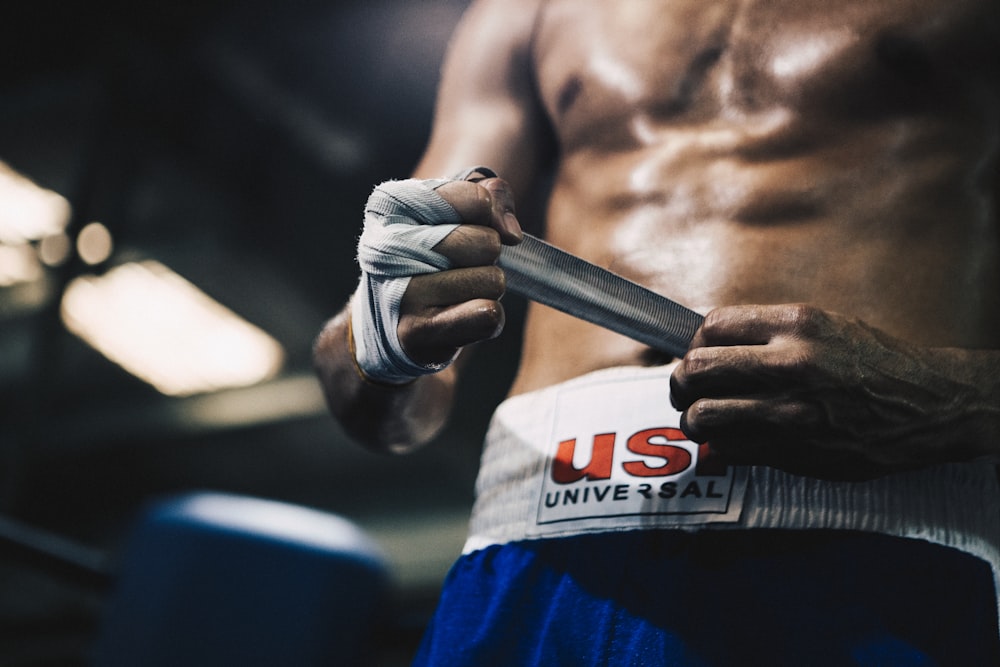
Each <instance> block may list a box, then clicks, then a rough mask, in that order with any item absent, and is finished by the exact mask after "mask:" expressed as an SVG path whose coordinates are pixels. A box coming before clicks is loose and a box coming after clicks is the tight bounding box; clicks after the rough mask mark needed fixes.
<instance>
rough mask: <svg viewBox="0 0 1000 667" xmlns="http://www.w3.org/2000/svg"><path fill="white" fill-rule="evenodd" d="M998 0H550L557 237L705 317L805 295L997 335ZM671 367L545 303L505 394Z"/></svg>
mask: <svg viewBox="0 0 1000 667" xmlns="http://www.w3.org/2000/svg"><path fill="white" fill-rule="evenodd" d="M998 22H1000V5H998V3H996V2H994V0H896V1H893V2H871V1H870V0H847V1H844V2H828V1H827V0H743V1H739V0H729V1H712V2H705V1H704V0H662V1H658V0H623V1H620V2H614V3H610V2H603V1H602V0H593V1H588V2H584V0H552V1H551V2H548V3H546V4H545V5H544V8H543V13H542V15H541V16H540V18H539V23H538V26H537V31H536V33H535V36H534V40H535V41H534V44H533V47H532V48H533V54H534V62H535V67H536V72H535V74H536V78H537V82H538V87H539V91H540V95H541V97H542V102H543V106H544V110H545V113H547V114H548V115H549V117H550V120H551V124H552V126H553V127H554V128H556V130H555V133H556V142H557V144H558V149H559V152H560V162H559V168H558V171H557V173H556V175H555V180H554V185H553V191H552V196H551V201H550V204H549V210H548V216H547V222H546V225H547V227H546V236H547V237H548V239H549V240H551V241H552V242H553V243H555V244H557V245H559V246H561V247H563V248H566V249H567V250H570V251H571V252H574V253H576V254H579V255H581V256H583V257H586V258H588V259H590V260H592V261H595V262H597V263H599V264H602V265H604V266H607V267H610V268H611V269H613V270H615V271H616V272H618V273H621V274H623V275H626V276H628V277H630V278H632V279H634V280H636V281H638V282H640V283H643V284H645V285H647V286H649V287H651V288H653V289H654V290H656V291H658V292H661V293H663V294H665V295H667V296H670V297H672V298H674V299H676V300H678V301H681V302H683V303H685V304H687V305H689V306H690V307H692V308H694V309H696V310H699V311H702V312H705V311H707V310H709V309H711V308H713V307H715V306H719V305H726V304H748V303H789V302H808V303H811V304H814V305H817V306H820V307H823V308H827V309H830V310H834V311H837V312H841V313H844V314H847V315H850V316H853V317H857V318H860V319H862V320H865V321H866V322H868V323H870V324H872V325H875V326H877V327H880V328H882V329H884V330H886V331H887V332H889V333H891V334H893V335H896V336H899V337H902V338H905V339H908V340H911V341H913V342H917V343H921V344H927V345H935V346H961V347H972V348H985V347H998V343H1000V315H998V313H1000V310H998V306H1000V281H998V277H1000V276H998V273H1000V257H998V250H1000V248H998V241H1000V239H998V233H1000V232H998V230H997V212H996V194H997V190H998V182H1000V181H998V177H997V174H998V168H997V153H998V150H1000V146H998V143H1000V85H998V73H997V69H996V67H997V66H996V64H995V63H996V61H998V55H1000V53H998V51H1000V47H998V46H997V45H998V39H1000V28H998ZM657 361H659V360H658V359H657V358H656V356H655V355H653V354H652V353H651V351H650V350H648V349H645V348H644V347H643V346H641V345H639V344H637V343H634V342H631V341H628V340H626V339H624V338H622V337H620V336H617V335H616V334H612V333H609V332H607V331H605V330H602V329H599V328H597V327H594V326H591V325H588V324H586V323H583V322H581V321H579V320H576V319H573V318H571V317H569V316H566V315H562V314H560V313H556V312H554V311H551V310H549V309H546V308H543V307H537V306H532V307H531V309H530V311H529V316H528V321H527V323H526V332H525V342H524V356H523V360H522V366H521V369H520V371H519V373H518V377H517V380H516V382H515V385H514V387H513V390H512V391H513V392H514V393H518V392H522V391H527V390H531V389H534V388H538V387H541V386H545V385H548V384H552V383H554V382H558V381H561V380H564V379H567V378H569V377H572V376H575V375H578V374H580V373H583V372H587V371H589V370H594V369H597V368H602V367H607V366H612V365H621V364H648V363H656V362H657Z"/></svg>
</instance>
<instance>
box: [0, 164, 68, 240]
mask: <svg viewBox="0 0 1000 667" xmlns="http://www.w3.org/2000/svg"><path fill="white" fill-rule="evenodd" d="M0 203H2V205H0V243H4V244H7V245H15V246H16V245H21V244H24V243H26V242H28V241H38V240H41V239H43V238H45V237H46V236H53V235H55V234H59V233H61V232H62V231H63V230H65V229H66V225H67V224H68V223H69V216H70V206H69V202H68V201H66V198H65V197H63V196H62V195H60V194H58V193H56V192H53V191H52V190H46V189H45V188H42V187H39V186H38V185H35V183H33V182H32V181H31V180H30V179H28V178H27V177H25V176H23V175H22V174H19V173H18V172H16V171H15V170H14V169H12V168H11V167H10V165H8V164H7V163H5V162H3V161H0Z"/></svg>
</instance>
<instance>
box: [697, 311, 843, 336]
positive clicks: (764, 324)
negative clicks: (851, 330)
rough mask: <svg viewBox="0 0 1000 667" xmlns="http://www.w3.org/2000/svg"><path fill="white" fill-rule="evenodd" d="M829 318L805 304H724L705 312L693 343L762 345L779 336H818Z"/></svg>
mask: <svg viewBox="0 0 1000 667" xmlns="http://www.w3.org/2000/svg"><path fill="white" fill-rule="evenodd" d="M828 321H829V317H828V316H827V315H826V313H824V312H823V311H822V310H820V309H818V308H815V307H812V306H809V305H806V304H783V305H767V306H725V307H721V308H716V309H715V310H712V311H711V312H709V313H708V315H706V316H705V321H704V322H703V323H702V326H701V328H699V329H698V331H697V333H696V334H695V337H694V340H693V341H692V344H691V347H703V346H714V345H762V344H765V343H767V342H769V341H771V340H773V339H774V338H775V337H777V336H795V337H809V336H815V335H816V334H817V333H818V332H819V331H821V330H822V329H823V328H824V327H825V326H826V325H827V324H828Z"/></svg>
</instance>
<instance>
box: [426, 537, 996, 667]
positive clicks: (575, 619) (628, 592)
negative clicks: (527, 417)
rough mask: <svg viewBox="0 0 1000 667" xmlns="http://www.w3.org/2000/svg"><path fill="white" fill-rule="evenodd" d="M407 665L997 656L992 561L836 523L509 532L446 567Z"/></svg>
mask: <svg viewBox="0 0 1000 667" xmlns="http://www.w3.org/2000/svg"><path fill="white" fill-rule="evenodd" d="M415 664H417V665H435V666H442V665H470V666H473V665H474V666H475V667H484V666H488V665H504V666H505V667H509V666H520V665H544V666H545V667H553V666H558V665H573V666H578V665H595V666H596V665H601V666H612V665H678V666H680V665H685V666H686V665H698V666H702V665H712V666H716V665H724V666H726V667H732V666H740V665H766V666H768V667H777V666H782V665H789V666H796V667H798V666H825V665H879V666H895V665H962V666H969V667H973V666H974V667H978V666H984V665H1000V640H998V628H997V602H996V592H995V590H994V584H993V576H992V573H991V570H990V567H989V565H988V564H987V563H986V562H985V561H983V560H981V559H978V558H976V557H974V556H970V555H968V554H965V553H963V552H960V551H956V550H953V549H950V548H947V547H942V546H939V545H935V544H931V543H929V542H924V541H922V540H913V539H905V538H899V537H890V536H886V535H880V534H875V533H861V532H848V531H826V530H823V531H820V530H817V531H778V530H753V531H704V532H699V533H686V532H681V531H673V530H656V531H634V532H627V533H603V534H596V535H581V536H575V537H568V538H561V539H549V540H537V541H524V542H514V543H510V544H505V545H499V546H492V547H488V548H485V549H482V550H480V551H476V552H473V553H471V554H467V555H465V556H463V557H462V558H461V559H460V560H459V561H458V562H457V563H456V564H455V566H454V567H453V569H452V571H451V573H450V574H449V576H448V580H447V582H446V584H445V588H444V591H443V593H442V595H441V599H440V603H439V607H438V610H437V612H436V614H435V617H434V619H433V620H432V622H431V625H430V627H429V628H428V631H427V634H426V636H425V638H424V641H423V644H422V646H421V648H420V651H419V654H418V656H417V659H416V663H415Z"/></svg>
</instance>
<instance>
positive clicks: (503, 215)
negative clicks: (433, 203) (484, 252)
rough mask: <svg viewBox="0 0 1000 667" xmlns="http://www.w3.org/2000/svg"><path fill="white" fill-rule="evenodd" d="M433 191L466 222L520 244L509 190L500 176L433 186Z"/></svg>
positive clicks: (511, 195)
mask: <svg viewBox="0 0 1000 667" xmlns="http://www.w3.org/2000/svg"><path fill="white" fill-rule="evenodd" d="M437 192H438V194H440V195H441V196H442V197H443V198H444V199H445V200H446V201H447V202H448V203H449V204H451V205H452V207H454V209H455V210H456V211H457V212H458V214H459V216H461V218H462V220H463V221H465V222H466V223H468V224H473V225H483V226H484V227H492V228H493V229H495V230H496V231H497V232H499V234H500V240H501V241H502V242H503V243H506V244H516V243H520V241H521V238H522V232H521V224H520V223H519V222H518V220H517V215H516V214H515V212H514V197H513V193H512V192H511V190H510V186H509V185H508V184H507V182H506V181H504V180H503V179H499V178H489V179H486V180H483V181H479V182H478V183H474V182H472V181H452V182H450V183H445V184H444V185H442V186H440V187H439V188H437Z"/></svg>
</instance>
